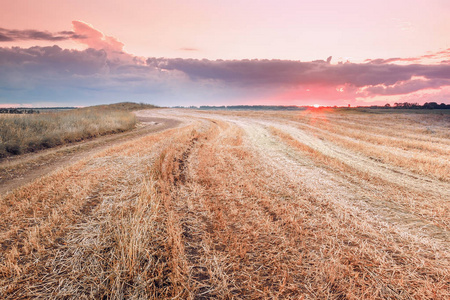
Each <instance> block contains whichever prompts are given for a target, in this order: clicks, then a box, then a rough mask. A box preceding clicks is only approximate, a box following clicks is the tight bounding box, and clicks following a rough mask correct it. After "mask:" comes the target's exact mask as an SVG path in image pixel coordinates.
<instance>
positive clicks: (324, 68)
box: [147, 58, 450, 87]
mask: <svg viewBox="0 0 450 300" xmlns="http://www.w3.org/2000/svg"><path fill="white" fill-rule="evenodd" d="M147 64H148V65H151V66H154V67H156V68H159V69H162V70H167V71H171V70H178V71H182V72H183V73H185V74H187V75H188V76H189V77H190V78H191V79H192V80H202V79H204V80H217V81H223V82H227V83H230V84H235V85H240V86H251V85H256V86H264V85H309V84H319V85H334V86H337V85H345V84H347V85H352V86H355V87H365V86H376V85H380V84H382V85H385V86H391V85H394V84H396V83H398V82H403V81H407V80H411V78H413V77H414V76H422V77H424V78H426V79H449V78H450V65H419V64H415V65H392V64H389V65H380V64H371V63H369V64H354V63H345V64H337V65H331V64H329V63H327V62H326V61H313V62H300V61H288V60H215V61H211V60H206V59H203V60H197V59H164V58H149V59H147Z"/></svg>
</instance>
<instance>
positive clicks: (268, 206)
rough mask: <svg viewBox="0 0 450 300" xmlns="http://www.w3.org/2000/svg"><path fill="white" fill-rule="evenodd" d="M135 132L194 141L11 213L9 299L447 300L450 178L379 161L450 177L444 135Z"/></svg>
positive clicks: (225, 117)
mask: <svg viewBox="0 0 450 300" xmlns="http://www.w3.org/2000/svg"><path fill="white" fill-rule="evenodd" d="M138 116H139V117H141V118H143V117H148V118H162V119H167V118H170V119H173V120H178V121H177V122H180V124H182V125H180V126H179V127H178V128H176V129H168V130H165V131H162V132H159V133H149V134H148V135H146V136H144V137H140V138H136V139H134V140H132V141H129V142H125V143H122V144H118V145H114V146H111V147H109V148H108V149H106V150H104V151H102V152H100V153H97V154H95V155H93V156H89V157H87V158H85V159H84V160H82V161H80V162H78V163H77V164H74V165H72V166H69V167H66V168H64V169H61V170H60V171H58V172H56V173H53V174H50V175H49V176H46V177H44V178H42V179H39V180H37V181H35V182H32V183H30V184H29V185H27V186H24V187H22V188H19V189H16V190H15V191H13V192H12V193H9V194H6V195H5V196H3V197H2V198H1V203H0V209H1V214H2V220H1V221H0V241H1V243H2V244H1V252H0V254H1V255H0V288H1V289H0V293H1V295H2V296H4V297H3V298H6V299H20V298H36V297H41V298H69V299H74V298H102V297H103V298H108V299H109V298H111V299H123V298H146V299H150V298H151V299H161V298H181V299H211V298H220V299H448V298H449V297H450V252H449V250H448V249H450V220H449V215H450V203H449V199H450V185H449V182H448V180H447V177H446V176H447V175H445V176H440V177H439V176H436V174H437V173H433V172H428V171H427V170H423V171H420V172H418V171H417V170H416V169H415V168H416V166H414V167H408V166H406V165H404V164H403V162H402V163H394V162H393V160H388V159H381V158H383V157H384V156H383V155H385V154H380V155H376V154H377V151H382V149H385V148H384V147H386V151H387V152H386V153H388V155H394V154H395V153H396V151H397V150H398V151H399V153H415V154H414V155H419V156H421V155H425V156H426V155H429V154H430V153H434V154H435V156H434V158H433V159H434V160H430V161H429V162H430V163H432V164H436V168H437V169H438V168H448V165H446V162H447V161H448V159H449V155H448V154H446V149H448V145H450V143H449V141H448V136H447V135H446V133H445V129H446V128H447V127H448V123H447V121H446V120H447V119H445V118H444V119H441V118H439V117H438V116H432V117H430V118H428V119H427V118H426V117H424V116H420V117H418V119H415V118H414V117H411V116H401V118H402V120H403V122H404V124H405V126H404V129H401V128H402V127H401V126H397V125H395V117H392V116H383V115H381V116H367V115H355V116H353V115H345V114H338V113H323V112H320V113H317V115H314V113H313V112H303V113H299V112H297V113H295V114H294V113H291V112H287V113H284V112H277V113H273V112H201V111H193V110H169V109H165V110H151V111H141V112H139V113H138ZM377 118H378V119H377ZM381 121H383V122H385V124H388V126H385V125H383V123H381ZM326 123H328V125H326ZM334 125H335V126H334ZM394 125H395V126H394ZM423 126H425V127H429V128H432V129H433V132H434V134H433V133H427V132H424V131H423ZM364 128H368V129H367V130H368V132H369V134H368V135H363V131H364V130H365V129H364ZM392 128H394V129H395V130H396V134H395V135H390V130H391V129H392ZM400 130H404V134H405V135H404V136H405V139H404V140H403V139H402V135H401V134H399V133H398V132H399V131H400ZM430 134H431V135H432V136H431V137H430V139H429V140H427V138H428V137H427V135H430ZM333 135H335V137H333ZM414 135H417V140H414V139H413V137H414ZM384 139H386V144H385V143H384ZM344 141H349V142H344ZM355 143H356V144H358V145H360V147H361V148H358V147H355V145H354V144H355ZM416 146H417V147H416ZM367 148H370V149H367ZM400 150H401V151H400ZM371 151H372V152H371ZM402 151H403V152H402ZM403 156H405V155H403V154H399V157H400V158H399V160H403V159H404V157H403ZM416 171H417V172H416Z"/></svg>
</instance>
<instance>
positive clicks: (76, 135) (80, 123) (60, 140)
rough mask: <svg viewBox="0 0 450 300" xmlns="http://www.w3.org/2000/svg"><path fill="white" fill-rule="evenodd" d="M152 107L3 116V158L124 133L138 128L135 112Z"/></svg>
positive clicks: (130, 105)
mask: <svg viewBox="0 0 450 300" xmlns="http://www.w3.org/2000/svg"><path fill="white" fill-rule="evenodd" d="M139 108H141V109H143V108H149V105H141V104H135V103H118V104H113V105H103V106H95V107H88V108H80V109H71V110H51V109H37V110H36V111H39V112H40V114H0V158H2V157H6V156H10V155H17V154H23V153H27V152H34V151H37V150H41V149H45V148H51V147H54V146H58V145H62V144H66V143H71V142H76V141H81V140H84V139H89V138H92V137H96V136H100V135H105V134H110V133H115V132H122V131H126V130H130V129H132V128H133V127H134V126H135V124H136V118H135V116H134V115H133V114H132V113H131V112H130V111H131V110H136V109H139Z"/></svg>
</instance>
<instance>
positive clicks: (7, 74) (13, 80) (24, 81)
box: [0, 0, 450, 107]
mask: <svg viewBox="0 0 450 300" xmlns="http://www.w3.org/2000/svg"><path fill="white" fill-rule="evenodd" d="M0 4H1V7H2V9H1V10H0V106H3V107H5V106H24V107H40V106H86V105H95V104H104V103H113V102H122V101H133V102H145V103H152V104H156V105H161V106H178V105H181V106H190V105H196V106H198V105H238V104H247V105H299V106H302V105H315V104H319V105H327V106H328V105H331V106H334V105H338V106H341V105H345V106H346V105H348V104H351V105H352V106H354V105H384V104H385V103H390V104H394V103H396V102H413V103H416V102H417V103H419V104H423V103H425V102H438V103H450V18H449V17H448V16H450V1H448V0H428V1H425V0H409V1H400V0H379V1H373V0H372V1H368V0H359V1H354V0H350V1H345V0H342V1H334V0H316V1H301V0H295V1H294V0H285V1H280V0H277V1H274V0H259V1H253V0H240V1H237V0H228V1H211V0H184V1H180V0H177V1H175V0H167V1H153V0H141V1H138V0H129V1H126V2H125V1H114V0H109V1H104V0H89V1H87V0H64V1H54V0H40V1H35V0H0Z"/></svg>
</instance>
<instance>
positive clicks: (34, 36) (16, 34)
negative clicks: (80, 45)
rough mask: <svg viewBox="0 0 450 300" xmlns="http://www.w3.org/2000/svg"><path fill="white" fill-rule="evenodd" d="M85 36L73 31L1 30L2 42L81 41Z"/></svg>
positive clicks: (0, 39)
mask: <svg viewBox="0 0 450 300" xmlns="http://www.w3.org/2000/svg"><path fill="white" fill-rule="evenodd" d="M81 38H84V36H83V35H79V34H76V33H75V32H73V31H60V32H57V33H51V32H48V31H39V30H32V29H29V30H14V29H5V28H0V42H12V41H24V40H43V41H64V40H70V39H81Z"/></svg>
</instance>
